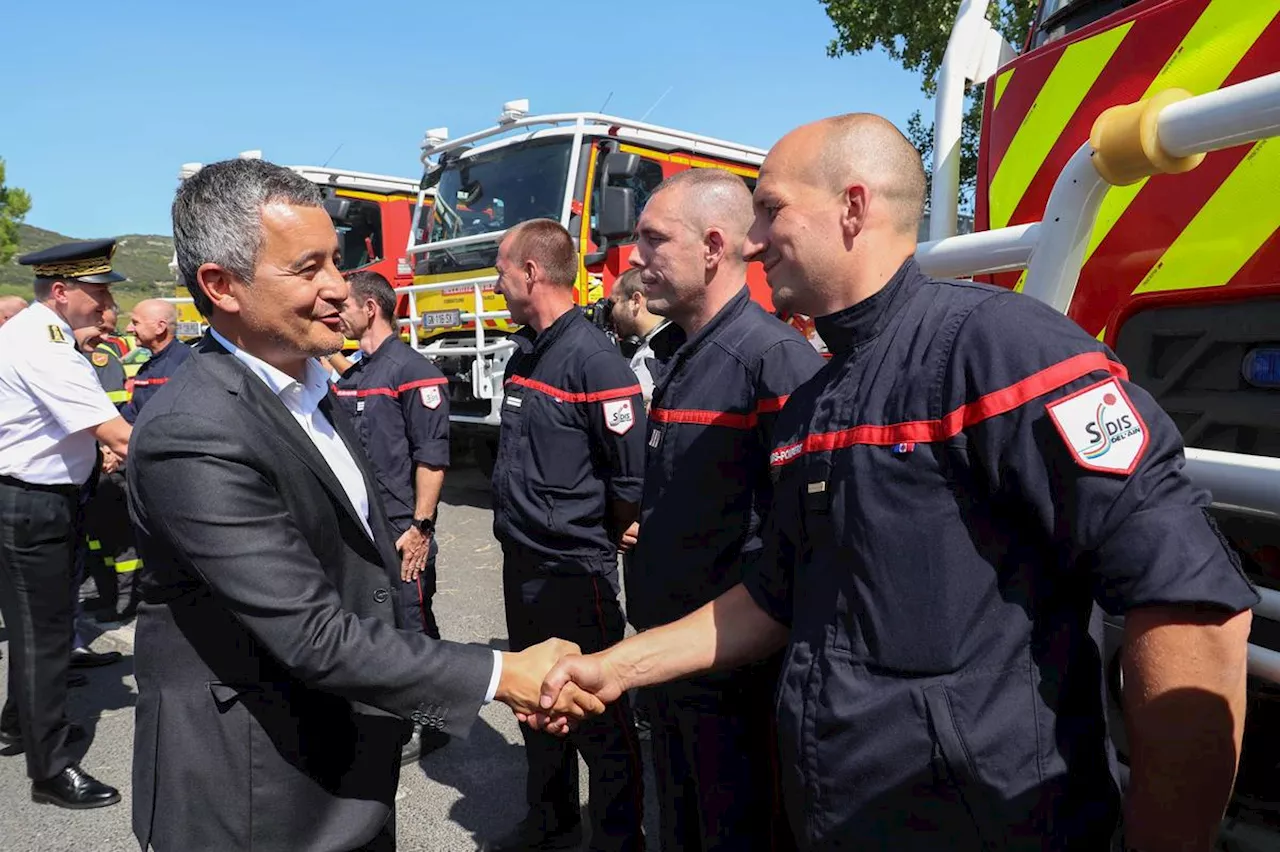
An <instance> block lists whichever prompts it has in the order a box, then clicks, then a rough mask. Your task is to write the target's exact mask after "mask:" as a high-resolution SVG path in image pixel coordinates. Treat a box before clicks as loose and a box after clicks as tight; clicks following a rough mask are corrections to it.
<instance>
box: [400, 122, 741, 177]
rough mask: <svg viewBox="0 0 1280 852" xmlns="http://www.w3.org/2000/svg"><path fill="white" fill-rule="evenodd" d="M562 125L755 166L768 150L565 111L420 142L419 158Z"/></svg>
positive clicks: (647, 125)
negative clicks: (627, 133) (621, 133)
mask: <svg viewBox="0 0 1280 852" xmlns="http://www.w3.org/2000/svg"><path fill="white" fill-rule="evenodd" d="M561 124H575V125H579V126H582V127H585V126H586V125H588V124H591V125H600V126H602V127H604V128H606V129H612V128H617V129H618V130H620V131H621V130H629V131H632V133H633V134H634V135H635V138H637V139H641V140H647V141H666V142H672V143H676V144H679V145H680V146H681V147H684V148H687V149H688V150H689V151H691V152H693V153H696V154H698V153H700V154H710V155H713V156H720V157H732V158H734V159H740V160H743V161H746V162H749V163H753V164H754V165H759V164H760V163H762V162H764V156H765V154H766V153H767V152H766V151H764V150H762V149H760V148H755V147H752V146H750V145H742V144H739V143H737V142H730V141H728V140H726V139H716V138H715V137H713V136H702V135H700V134H697V133H688V132H686V131H684V130H677V129H675V128H672V127H663V126H661V125H658V124H648V123H646V122H643V121H634V120H632V119H629V118H621V117H619V116H616V115H605V114H603V113H598V112H568V113H553V114H549V115H529V116H523V117H521V118H517V119H515V120H513V121H508V122H503V123H500V124H497V125H495V126H493V127H489V128H486V129H484V130H478V131H476V132H475V133H468V134H467V135H465V136H459V137H458V138H457V139H450V140H448V141H446V142H441V143H438V144H429V143H425V142H424V144H423V145H422V161H423V163H424V164H425V163H426V161H427V159H428V158H429V157H433V156H435V155H437V154H444V153H447V152H449V151H453V150H456V149H458V148H461V147H464V146H467V145H471V144H472V143H475V142H478V141H480V140H481V139H488V138H490V137H493V136H501V135H504V134H506V133H509V132H510V131H512V130H519V129H523V128H529V127H539V126H542V125H561Z"/></svg>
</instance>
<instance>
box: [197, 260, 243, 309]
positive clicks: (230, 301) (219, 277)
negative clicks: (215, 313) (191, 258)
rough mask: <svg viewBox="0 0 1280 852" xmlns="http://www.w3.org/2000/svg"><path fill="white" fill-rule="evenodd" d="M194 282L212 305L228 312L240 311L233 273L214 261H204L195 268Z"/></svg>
mask: <svg viewBox="0 0 1280 852" xmlns="http://www.w3.org/2000/svg"><path fill="white" fill-rule="evenodd" d="M196 283H197V284H198V285H199V286H200V289H201V290H203V291H204V294H205V295H206V296H208V297H209V301H211V302H213V304H214V307H216V308H217V309H218V310H220V311H223V312H224V313H228V314H238V313H240V299H239V297H238V296H237V289H236V285H237V284H239V283H240V279H238V278H237V277H236V276H235V275H233V274H232V273H231V272H230V271H229V270H227V269H224V268H223V267H221V266H219V265H218V264H216V263H206V264H204V265H202V266H201V267H200V268H199V269H197V270H196Z"/></svg>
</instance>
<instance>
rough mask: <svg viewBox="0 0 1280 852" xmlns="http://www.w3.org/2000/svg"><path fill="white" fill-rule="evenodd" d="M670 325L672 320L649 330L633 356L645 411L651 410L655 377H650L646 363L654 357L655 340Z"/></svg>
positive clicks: (665, 320) (633, 369)
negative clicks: (650, 404) (653, 344)
mask: <svg viewBox="0 0 1280 852" xmlns="http://www.w3.org/2000/svg"><path fill="white" fill-rule="evenodd" d="M669 325H671V320H668V319H664V320H662V321H661V322H660V323H658V324H657V325H655V326H654V327H653V328H651V329H649V333H648V334H646V335H645V336H644V340H642V341H640V347H639V348H638V349H636V351H635V352H633V353H632V354H631V372H633V373H635V374H636V378H637V379H639V380H640V395H641V396H642V397H643V398H644V408H645V411H648V410H649V403H650V401H651V400H652V399H653V376H652V375H650V373H649V365H648V364H646V363H645V361H646V360H648V359H649V358H652V357H654V355H653V346H652V343H653V338H654V337H656V336H657V335H658V332H660V331H662V330H663V329H664V328H666V327H667V326H669Z"/></svg>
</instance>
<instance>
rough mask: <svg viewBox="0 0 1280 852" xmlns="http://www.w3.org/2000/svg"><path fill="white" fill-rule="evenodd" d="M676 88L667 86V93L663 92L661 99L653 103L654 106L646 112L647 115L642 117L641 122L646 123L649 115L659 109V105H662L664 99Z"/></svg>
mask: <svg viewBox="0 0 1280 852" xmlns="http://www.w3.org/2000/svg"><path fill="white" fill-rule="evenodd" d="M674 88H675V86H667V90H666V91H665V92H663V93H662V95H661V97H659V98H658V99H657V100H656V101H654V102H653V106H651V107H649V109H648V110H647V111H646V112H645V114H644V115H642V116H640V120H641V121H644V120H645V119H646V118H648V117H649V113H651V112H653V111H654V110H655V109H657V108H658V104H660V103H662V99H663V98H665V97H666V96H667V95H669V94H671V90H672V89H674Z"/></svg>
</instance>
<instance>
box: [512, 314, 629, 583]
mask: <svg viewBox="0 0 1280 852" xmlns="http://www.w3.org/2000/svg"><path fill="white" fill-rule="evenodd" d="M513 339H514V340H515V342H516V345H517V346H518V347H519V349H518V350H517V351H516V352H515V354H513V355H512V357H511V360H510V361H508V362H507V370H506V375H505V377H504V386H503V393H504V399H503V401H502V430H501V432H500V434H499V438H498V455H497V458H496V460H495V462H494V469H493V532H494V536H495V537H496V538H497V539H498V541H499V542H501V543H502V544H503V546H504V547H513V546H514V547H517V548H519V549H521V550H523V551H525V552H526V553H527V554H528V555H530V556H532V557H533V559H534V560H535V561H536V562H537V563H538V565H539V566H540V567H541V568H542V569H543V570H546V571H548V572H550V573H561V572H564V573H583V572H585V573H591V574H604V573H607V572H609V571H613V570H615V568H616V565H617V558H618V557H617V545H616V542H617V540H618V538H619V536H620V535H621V532H622V531H621V530H615V529H612V528H611V527H612V524H611V520H610V509H609V507H610V504H611V503H613V502H615V501H621V502H626V503H639V502H640V488H641V484H642V477H643V475H644V436H645V414H644V402H643V400H642V398H641V395H640V385H639V383H638V382H637V380H636V376H635V374H634V373H632V372H631V368H630V367H628V366H627V362H626V360H624V359H623V357H622V355H621V354H620V353H619V352H618V350H617V348H616V347H615V346H614V345H613V344H612V343H610V342H609V338H608V337H606V336H605V334H604V332H603V331H601V330H600V329H598V328H596V327H595V326H594V325H592V324H591V321H590V320H588V319H587V318H586V317H585V316H583V314H582V312H581V311H579V310H578V309H577V308H571V309H570V310H568V311H566V312H565V313H564V314H563V315H562V316H561V317H560V318H558V319H557V320H556V321H555V322H554V323H552V324H551V326H550V327H549V328H547V329H546V330H545V331H543V333H542V334H539V335H536V336H535V335H534V333H533V330H532V329H530V328H525V329H522V330H521V331H520V332H518V333H517V334H515V335H514V338H513Z"/></svg>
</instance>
